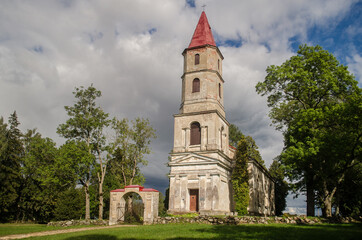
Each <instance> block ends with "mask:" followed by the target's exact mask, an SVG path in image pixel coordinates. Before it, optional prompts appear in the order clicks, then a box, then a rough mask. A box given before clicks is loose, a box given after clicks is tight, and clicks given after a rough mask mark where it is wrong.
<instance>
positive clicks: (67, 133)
mask: <svg viewBox="0 0 362 240" xmlns="http://www.w3.org/2000/svg"><path fill="white" fill-rule="evenodd" d="M73 94H74V96H75V98H76V99H77V102H76V103H75V104H74V105H73V106H65V107H64V108H65V110H66V111H67V114H68V116H69V119H68V120H67V121H66V123H63V124H60V125H59V127H58V129H57V132H58V134H59V135H60V136H62V137H65V138H67V139H68V140H75V141H77V142H82V143H85V145H86V147H87V150H88V153H89V154H90V153H94V154H95V155H97V157H98V164H99V168H98V169H99V172H98V173H97V174H98V179H99V191H100V192H99V198H100V205H99V218H100V219H102V217H103V190H102V185H103V181H104V177H105V174H106V166H107V164H106V163H104V162H103V157H102V153H103V150H104V148H105V146H104V144H105V137H104V135H103V129H104V128H105V127H107V126H108V124H109V120H108V114H107V113H105V112H104V111H103V110H102V108H101V107H97V106H96V99H97V98H99V97H100V96H101V95H102V94H101V91H99V90H97V89H96V88H94V87H93V85H91V86H89V87H88V88H87V89H84V87H83V86H82V87H80V88H76V89H75V91H74V92H73ZM87 167H88V169H87V173H86V174H85V175H83V176H82V178H81V179H82V181H81V184H82V185H83V187H84V188H85V193H86V197H85V201H86V214H85V218H86V219H89V218H90V205H89V198H90V196H89V185H90V179H91V173H92V169H93V168H95V167H96V164H95V162H94V163H93V164H91V165H88V166H87Z"/></svg>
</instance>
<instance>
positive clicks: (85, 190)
mask: <svg viewBox="0 0 362 240" xmlns="http://www.w3.org/2000/svg"><path fill="white" fill-rule="evenodd" d="M84 192H85V219H86V220H89V219H90V204H89V180H88V181H87V183H86V184H85V185H84Z"/></svg>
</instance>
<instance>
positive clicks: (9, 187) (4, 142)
mask: <svg viewBox="0 0 362 240" xmlns="http://www.w3.org/2000/svg"><path fill="white" fill-rule="evenodd" d="M18 126H19V122H18V118H17V114H16V112H14V113H13V114H11V115H10V117H9V125H7V124H5V123H4V120H3V118H2V117H1V118H0V183H1V184H0V221H8V220H12V219H14V218H16V217H15V216H16V214H17V211H16V209H17V204H18V201H19V191H20V189H21V180H22V179H21V175H20V169H21V157H22V155H23V152H24V149H23V145H22V142H21V137H22V134H21V132H20V130H19V129H18Z"/></svg>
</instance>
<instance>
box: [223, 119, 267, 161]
mask: <svg viewBox="0 0 362 240" xmlns="http://www.w3.org/2000/svg"><path fill="white" fill-rule="evenodd" d="M243 137H244V138H245V140H246V144H247V148H246V151H247V152H248V156H249V157H250V158H252V159H254V160H256V161H257V162H259V163H260V164H261V165H263V166H264V167H265V163H264V160H263V159H262V157H261V155H260V153H259V150H258V148H259V147H258V146H257V145H256V143H255V141H254V139H253V138H252V137H251V136H246V137H245V136H244V134H243V133H242V132H241V130H240V129H239V128H238V127H237V126H236V125H234V124H230V126H229V143H230V145H232V146H234V147H237V146H238V142H239V141H240V139H242V138H243Z"/></svg>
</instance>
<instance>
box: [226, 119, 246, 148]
mask: <svg viewBox="0 0 362 240" xmlns="http://www.w3.org/2000/svg"><path fill="white" fill-rule="evenodd" d="M243 136H244V134H243V133H242V132H241V131H240V129H239V128H238V127H237V126H236V125H234V124H230V126H229V144H230V145H231V146H233V147H237V146H238V142H239V141H240V139H241V138H242V137H243Z"/></svg>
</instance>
